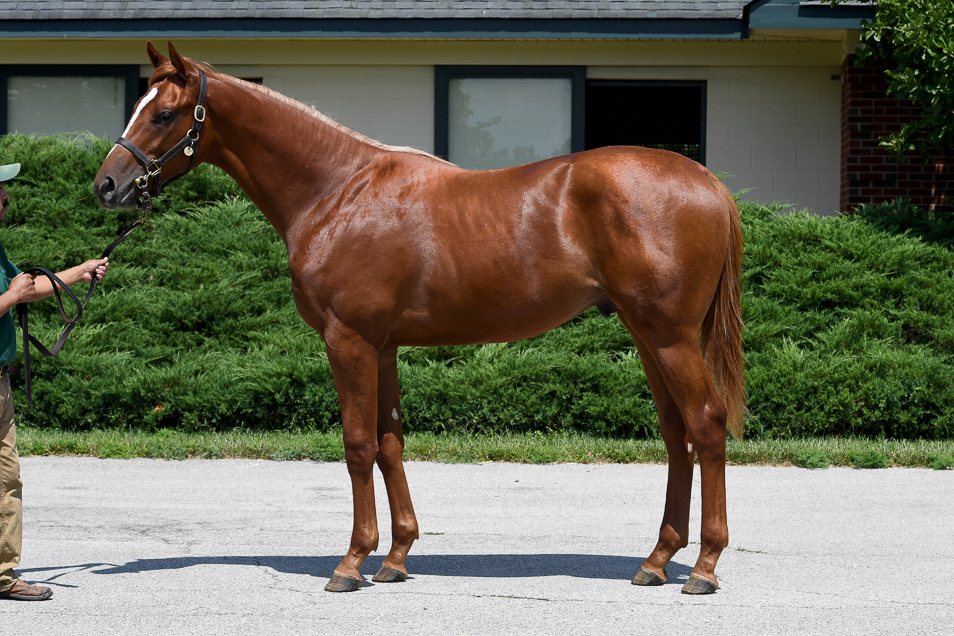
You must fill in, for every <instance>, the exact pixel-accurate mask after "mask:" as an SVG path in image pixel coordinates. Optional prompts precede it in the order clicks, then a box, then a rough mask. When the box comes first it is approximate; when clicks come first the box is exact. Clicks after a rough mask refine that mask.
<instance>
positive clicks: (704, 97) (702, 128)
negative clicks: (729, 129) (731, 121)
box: [586, 79, 709, 166]
mask: <svg viewBox="0 0 954 636" xmlns="http://www.w3.org/2000/svg"><path fill="white" fill-rule="evenodd" d="M586 85H587V86H611V87H612V86H620V87H622V86H640V87H653V86H658V87H663V88H677V87H692V88H699V89H701V95H700V96H699V99H700V109H699V111H700V112H699V117H700V122H699V163H700V164H701V165H703V166H704V165H706V119H707V109H708V105H709V97H708V94H707V92H706V91H707V88H706V87H707V82H706V80H616V79H591V80H587V81H586Z"/></svg>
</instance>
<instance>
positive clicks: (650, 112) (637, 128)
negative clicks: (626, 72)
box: [586, 80, 706, 164]
mask: <svg viewBox="0 0 954 636" xmlns="http://www.w3.org/2000/svg"><path fill="white" fill-rule="evenodd" d="M705 105H706V84H705V82H655V81H654V82H644V81H608V80H590V81H588V82H587V83H586V149H587V150H589V149H591V148H601V147H603V146H644V147H646V148H660V149H663V150H671V151H673V152H678V153H679V154H682V155H685V156H687V157H689V158H690V159H693V160H695V161H698V162H699V163H701V164H705V161H706V152H705V139H706V106H705Z"/></svg>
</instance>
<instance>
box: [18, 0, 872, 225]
mask: <svg viewBox="0 0 954 636" xmlns="http://www.w3.org/2000/svg"><path fill="white" fill-rule="evenodd" d="M81 5H82V6H81ZM172 5H175V7H173V6H172ZM218 5H221V7H219V6H218ZM210 6H211V7H212V8H209V7H210ZM119 7H121V8H119ZM870 11H871V10H870V8H867V7H858V6H854V4H852V3H849V5H848V6H843V7H839V8H832V7H830V6H828V5H827V3H812V2H797V1H795V0H754V1H750V2H747V1H745V0H736V1H729V0H718V1H717V0H699V1H696V2H684V1H672V2H666V1H663V0H655V1H653V2H639V1H637V2H616V1H611V2H595V1H590V0H584V1H580V2H570V1H567V2H560V3H533V2H519V1H512V0H511V1H486V2H476V1H475V2H467V3H461V2H440V1H437V0H425V1H412V2H406V1H405V2H392V1H388V0H375V1H367V2H365V1H356V2H348V3H343V2H334V1H331V0H327V1H321V0H319V1H294V0H284V1H277V0H276V1H264V0H262V1H255V0H248V1H236V2H229V3H208V2H205V3H203V2H188V1H185V2H176V3H168V2H156V1H151V2H150V1H143V2H124V3H112V2H85V3H84V2H53V1H43V0H41V1H37V2H0V98H4V99H0V132H13V131H17V132H23V133H41V134H48V133H50V132H56V131H62V132H68V131H73V130H77V129H80V128H82V129H88V130H90V131H91V132H93V134H96V135H98V136H104V135H105V136H108V137H113V138H114V137H116V136H118V135H119V133H120V132H121V131H122V129H123V127H124V125H125V118H126V117H127V116H128V113H129V112H131V108H132V104H133V103H134V102H135V100H136V99H137V98H138V94H139V91H141V88H142V79H143V78H146V77H148V75H149V74H150V72H151V66H150V65H149V64H148V63H147V62H148V60H147V58H146V55H145V42H146V40H147V39H152V40H153V41H154V42H155V43H156V44H157V45H159V47H160V49H162V48H164V47H165V40H171V41H173V42H174V44H175V45H176V47H177V49H178V50H179V51H180V52H181V53H183V54H184V55H187V56H189V57H192V58H195V59H198V60H202V61H206V62H209V63H211V64H213V65H214V66H215V67H216V69H217V70H220V71H223V72H226V73H229V74H232V75H236V76H239V77H243V78H252V79H255V80H260V81H262V82H263V83H264V84H265V85H266V86H269V87H270V88H273V89H275V90H277V91H279V92H281V93H284V94H286V95H288V96H290V97H293V98H295V99H298V100H299V101H302V102H304V103H306V104H308V105H311V106H314V107H315V108H317V109H318V110H320V111H322V112H323V113H325V114H326V115H328V116H330V117H332V118H333V119H335V120H337V121H339V122H340V123H342V124H344V125H346V126H348V127H350V128H353V129H354V130H356V131H358V132H361V133H362V134H365V135H367V136H369V137H372V138H375V139H379V140H381V141H383V142H385V143H388V144H394V145H408V146H414V147H417V148H421V149H423V150H427V151H430V152H438V153H441V154H447V153H448V148H452V147H455V146H454V139H449V138H448V137H449V136H451V137H452V136H453V135H455V134H457V133H455V132H454V131H455V130H457V129H456V128H455V125H460V122H461V121H464V120H461V119H460V117H461V116H463V115H462V114H460V113H455V112H454V109H455V108H460V107H459V106H454V103H453V99H451V98H449V97H448V95H447V91H448V90H457V89H454V88H453V87H454V86H457V87H458V88H459V87H460V86H469V87H472V88H468V89H467V90H468V91H470V92H469V93H467V95H468V97H469V98H471V99H474V100H479V99H481V98H482V97H481V95H480V94H478V93H480V91H482V90H483V88H481V87H483V86H487V87H489V86H491V83H484V84H482V83H481V82H480V81H477V82H472V83H470V84H455V83H454V82H455V81H458V80H460V79H461V78H465V79H466V78H469V77H473V78H474V79H477V80H480V79H488V78H489V79H494V80H496V82H497V83H496V84H493V85H494V86H496V87H497V88H498V89H500V87H503V93H504V98H506V93H507V87H508V86H510V87H513V89H514V90H513V91H512V92H513V94H514V95H517V97H515V98H514V99H524V98H523V97H519V96H520V95H523V93H521V92H520V91H519V90H517V88H519V87H520V86H526V81H527V80H528V78H537V77H538V76H539V77H541V78H543V80H544V84H543V85H545V84H546V82H553V83H561V82H562V83H563V84H561V85H565V86H567V87H569V88H568V90H566V91H563V92H559V91H558V92H556V93H552V92H547V93H546V95H551V96H550V97H543V95H544V94H543V93H541V97H540V99H542V100H544V101H541V102H540V104H539V105H534V106H532V108H533V109H534V110H535V112H538V113H539V119H540V121H541V122H542V123H543V124H544V125H543V126H542V128H540V130H541V131H542V132H546V131H547V129H550V128H553V129H556V128H559V127H561V126H563V127H566V129H567V130H572V139H571V140H568V144H569V146H568V148H569V149H570V150H573V151H576V150H582V149H584V148H585V147H587V144H591V145H592V144H595V143H600V144H604V143H621V142H620V141H614V139H617V138H616V137H614V136H613V133H614V130H615V128H616V127H619V128H620V129H621V130H622V129H623V128H627V127H628V126H629V124H630V123H633V124H634V125H635V124H639V126H637V127H641V132H638V133H637V132H633V133H631V134H633V135H636V137H632V136H629V137H627V136H626V135H625V134H621V136H620V137H619V139H621V140H623V141H622V142H623V143H630V142H629V141H626V140H628V139H636V142H635V143H641V144H642V145H649V144H648V143H646V142H640V139H643V138H644V137H640V136H639V135H644V136H645V135H647V134H648V135H650V137H652V139H655V140H656V141H660V140H662V141H661V142H660V143H662V144H663V145H662V146H661V147H670V146H669V145H667V144H668V143H669V142H667V141H666V140H665V139H663V138H662V137H660V138H658V139H657V137H658V134H663V133H658V134H657V132H655V131H653V130H649V132H647V130H648V129H646V130H643V129H645V128H646V126H647V125H650V124H654V123H656V121H655V120H662V119H666V118H667V117H670V118H671V119H672V121H671V122H668V123H666V125H671V126H674V127H675V128H674V130H676V129H678V130H676V132H675V133H672V134H674V135H675V136H677V137H680V136H681V137H680V139H679V140H674V141H673V143H676V142H678V144H685V143H686V142H685V139H683V138H682V137H684V136H685V135H690V136H691V135H696V139H695V141H693V142H692V143H690V144H689V145H690V146H692V148H693V150H692V152H695V153H697V156H698V159H699V160H700V161H702V163H704V164H705V165H706V166H707V167H709V168H710V169H711V170H713V171H714V172H716V173H719V174H722V175H726V177H725V178H726V181H727V183H728V185H729V186H730V188H732V189H733V190H743V189H744V190H748V193H747V194H746V195H745V196H746V198H749V199H752V200H756V201H760V202H766V203H767V202H772V201H781V202H783V203H786V204H790V205H792V206H793V207H794V208H797V209H810V210H812V211H813V212H815V213H818V214H835V213H837V210H838V206H839V198H840V183H841V178H840V163H841V161H840V160H841V136H842V135H841V125H842V122H841V119H842V105H841V81H840V80H841V77H840V74H841V68H842V64H843V62H844V60H845V57H846V55H847V54H848V53H850V52H851V50H852V46H853V44H854V42H856V41H857V36H858V28H859V26H860V20H861V18H862V17H863V16H864V15H865V13H864V12H868V14H869V15H870ZM442 77H444V78H445V79H444V80H442V79H441V78H442ZM54 78H61V79H62V78H73V79H72V80H70V81H66V82H63V81H59V80H56V81H54ZM77 78H78V79H77ZM93 78H100V79H98V80H96V81H92V80H93ZM448 78H449V79H448ZM85 80H89V81H85ZM107 80H108V81H107ZM501 80H503V83H502V84H501V83H500V82H501ZM509 80H512V81H513V82H514V83H511V84H508V83H507V81H509ZM84 81H85V84H84ZM442 81H443V82H449V84H443V83H442ZM521 81H523V82H524V84H520V82H521ZM554 85H556V84H554ZM119 86H121V87H123V90H122V91H121V92H122V94H120V89H119V88H116V87H119ZM447 86H450V87H451V88H450V89H448V88H447ZM97 87H98V88H97ZM110 87H112V88H110ZM595 87H596V88H598V87H603V89H604V90H608V91H610V92H609V93H599V92H598V91H597V90H595ZM630 89H633V90H637V92H635V93H634V92H632V90H630ZM682 89H691V90H695V91H697V92H696V93H679V92H678V91H679V90H682ZM639 90H641V91H643V92H638V91H639ZM84 91H85V92H84ZM474 91H476V92H474ZM613 91H617V92H616V93H614V92H613ZM647 91H648V92H647ZM673 91H676V92H673ZM498 92H499V91H498ZM81 93H82V95H81ZM616 94H618V95H620V96H625V95H630V97H629V98H628V99H630V100H631V102H628V103H627V104H628V105H627V104H622V103H621V104H622V105H621V106H620V108H619V109H617V110H619V111H620V112H617V113H615V114H614V115H613V117H615V118H616V119H614V120H613V122H611V123H608V124H605V126H604V127H605V128H606V129H607V130H606V131H605V134H604V136H603V137H600V138H599V139H597V140H593V139H591V138H590V137H592V135H591V134H590V133H592V131H593V128H594V127H598V126H602V125H603V122H601V121H600V120H598V119H596V120H594V119H593V117H592V113H594V112H596V107H597V105H598V104H597V101H596V100H597V95H610V97H609V98H606V97H602V98H600V99H603V100H604V102H605V101H606V100H607V99H608V100H609V102H608V103H604V104H602V107H606V108H609V109H610V110H612V107H613V101H614V99H615V98H614V97H612V95H616ZM683 94H691V95H696V94H699V95H701V98H700V101H699V104H697V105H692V106H693V107H694V108H697V109H698V112H699V113H700V116H701V117H700V121H698V122H692V121H688V120H689V119H692V117H688V116H685V115H682V114H676V113H675V112H673V113H672V114H671V115H670V114H668V113H667V109H666V108H664V109H663V110H662V111H661V112H660V111H659V109H658V108H657V110H656V111H651V110H648V111H644V110H641V109H642V108H643V107H644V106H647V107H649V106H652V104H647V103H646V102H652V101H656V100H660V101H661V102H665V100H666V99H675V100H677V101H678V100H679V99H683V98H680V97H678V96H679V95H683ZM488 95H490V93H488ZM528 95H530V97H527V98H528V99H529V98H532V96H533V95H532V91H531V93H528ZM552 95H565V96H566V97H560V98H555V97H552ZM632 95H637V96H641V97H632ZM667 95H669V97H667ZM81 97H82V99H84V100H86V101H85V102H83V104H84V106H83V108H81V109H77V108H71V109H68V110H69V112H68V113H67V112H61V113H59V114H57V111H56V108H51V109H48V111H49V112H47V110H44V109H43V108H40V107H38V106H37V105H38V104H48V103H50V102H53V103H60V104H63V103H65V104H74V105H75V104H76V103H78V102H77V100H79V99H80V98H81ZM554 99H565V100H570V101H571V102H572V104H553V103H552V102H553V100H554ZM692 99H695V98H694V97H693V98H692ZM30 100H33V101H30ZM673 103H676V102H673ZM449 104H450V105H449ZM678 105H680V106H682V105H683V104H678ZM551 106H552V108H551ZM491 108H492V104H491ZM500 108H501V111H500V112H501V113H507V112H510V110H508V109H509V108H510V107H508V106H505V105H501V106H500ZM601 112H602V111H601ZM607 112H609V111H607ZM681 112H682V111H680V113H681ZM692 112H696V111H692ZM584 113H589V114H590V115H589V116H587V115H584ZM630 113H631V114H632V115H631V116H630ZM647 113H653V114H652V115H647ZM627 117H629V118H630V119H632V120H634V121H633V122H628V121H626V119H627ZM548 118H556V119H553V120H552V121H551V119H548ZM560 118H563V119H566V118H568V119H567V120H566V121H563V119H560ZM491 119H492V117H491ZM557 119H560V121H557ZM637 120H638V121H637ZM646 120H652V121H646ZM454 122H457V124H455V123H454ZM484 123H485V124H486V123H487V122H484ZM504 123H505V122H504ZM660 123H661V124H662V123H665V122H660ZM690 124H691V125H690ZM463 125H464V126H465V127H466V125H467V124H466V122H465V123H464V124H463ZM475 126H477V124H475ZM478 127H479V126H478ZM650 128H652V126H650ZM486 129H487V130H491V131H492V130H493V129H492V127H491V128H486ZM542 132H532V131H528V132H527V133H526V136H527V138H526V139H520V140H515V141H514V144H516V145H517V146H519V148H524V149H526V148H530V147H532V148H534V149H535V148H536V147H537V146H541V147H542V145H543V144H542V141H540V142H539V143H536V144H535V143H534V138H533V135H539V134H542ZM627 134H630V133H627ZM588 135H589V136H588ZM607 135H608V136H607ZM498 137H500V136H498ZM650 137H645V139H649V138H650ZM600 140H602V141H600ZM607 140H608V141H607ZM494 143H505V140H504V141H500V140H499V139H498V140H497V141H495V142H494ZM654 143H655V142H654ZM678 144H677V145H678ZM457 147H459V143H458V146H457ZM680 147H682V146H680ZM519 148H518V149H519ZM534 152H536V150H534ZM504 154H506V153H504ZM495 156H496V155H495ZM501 156H503V155H501ZM513 156H522V155H521V154H520V153H519V152H518V153H516V154H514V155H513ZM450 158H451V159H452V160H455V158H454V157H453V156H451V157H450ZM466 161H469V159H467V158H464V159H462V160H461V165H466Z"/></svg>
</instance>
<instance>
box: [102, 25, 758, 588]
mask: <svg viewBox="0 0 954 636" xmlns="http://www.w3.org/2000/svg"><path fill="white" fill-rule="evenodd" d="M147 52H148V54H149V58H150V59H151V61H152V64H153V66H154V67H155V70H154V72H153V74H152V77H150V79H149V87H150V91H149V93H147V95H146V96H144V97H143V98H142V99H141V100H140V101H139V103H138V104H137V107H136V111H135V113H136V114H135V115H134V117H133V119H132V120H131V121H130V122H129V125H128V127H127V128H126V132H125V133H124V139H121V140H120V142H118V143H119V144H120V145H117V146H115V147H114V148H113V149H112V150H111V151H110V154H109V155H108V156H107V157H106V160H105V161H104V162H103V165H102V168H101V169H100V171H99V174H97V175H96V180H95V183H94V187H95V190H96V194H97V196H98V198H99V201H100V204H101V205H102V206H103V207H104V208H110V209H112V208H132V207H134V206H135V205H136V203H137V196H138V197H139V202H140V207H142V206H143V205H144V201H145V199H146V198H148V197H149V196H150V194H151V195H152V196H155V195H156V194H158V190H159V184H160V179H161V177H160V174H159V172H160V169H159V167H158V166H159V163H160V162H155V163H152V164H150V165H149V168H148V169H147V170H144V168H143V164H148V163H149V162H152V161H153V160H152V159H151V158H150V157H159V156H160V155H165V156H164V157H163V158H162V159H163V160H162V162H161V163H165V169H166V170H167V171H168V173H169V174H174V175H181V174H182V173H185V172H187V171H188V170H189V168H190V167H191V165H193V164H194V163H195V162H199V163H201V162H207V163H211V164H213V165H216V166H219V167H220V168H222V169H223V170H224V171H225V172H226V173H228V174H229V175H230V176H231V177H232V178H234V179H235V180H236V181H237V182H238V184H239V185H240V186H241V188H242V189H243V190H244V191H245V192H246V193H247V194H248V195H249V197H251V199H252V201H253V202H254V203H255V205H257V206H258V208H259V209H260V210H261V211H262V213H264V214H265V216H266V217H267V219H268V221H269V222H270V223H271V224H272V226H273V227H274V228H275V230H276V231H277V232H278V234H279V235H280V236H281V238H282V240H283V241H284V242H285V245H286V247H287V248H288V261H289V266H290V269H291V281H292V289H293V292H294V296H295V303H296V305H297V307H298V311H299V313H300V314H301V316H302V318H303V319H304V320H305V322H306V323H308V325H310V326H311V327H312V328H313V329H315V331H317V332H318V333H319V334H321V336H322V338H324V341H325V344H326V348H327V353H328V361H329V363H330V365H331V370H332V373H333V375H334V381H335V387H336V389H337V392H338V398H339V401H340V404H341V418H342V424H343V429H344V447H345V458H346V463H347V469H348V473H349V475H350V477H351V485H352V490H353V496H354V528H353V532H352V535H351V545H350V548H349V549H348V553H347V555H346V556H345V557H344V558H343V559H342V561H341V563H340V565H338V567H337V568H336V569H335V571H334V573H333V577H332V579H331V581H330V582H329V583H328V585H327V586H326V588H325V589H326V590H329V591H351V590H355V589H357V588H358V587H360V586H361V584H362V582H363V579H362V577H361V574H360V572H359V568H360V567H361V565H362V563H363V562H364V560H365V558H366V557H367V556H368V554H369V553H370V552H372V551H373V550H376V549H377V547H378V526H377V518H376V513H375V506H374V482H373V480H372V469H373V466H374V464H375V463H377V465H378V467H379V468H380V470H381V472H382V474H383V475H384V480H385V484H386V486H387V495H388V501H389V503H390V508H391V519H392V528H391V536H392V544H391V550H390V552H389V553H388V555H387V557H386V558H385V559H384V563H383V565H382V567H381V569H380V571H379V572H378V573H377V574H376V575H375V576H374V579H373V580H374V581H377V582H394V581H403V580H404V579H405V578H406V577H407V569H406V568H405V557H406V556H407V553H408V550H409V549H410V548H411V544H412V543H413V542H414V540H415V539H417V538H418V524H417V519H416V518H415V516H414V508H413V506H412V505H411V497H410V493H409V490H408V485H407V481H406V479H405V474H404V466H403V450H404V438H403V434H402V429H401V404H400V397H399V391H398V373H397V361H396V360H397V350H398V347H400V346H405V345H407V346H443V345H462V344H472V343H490V342H511V341H515V340H519V339H523V338H529V337H531V336H535V335H538V334H541V333H544V332H545V331H548V330H550V329H553V328H554V327H557V326H558V325H561V324H563V323H564V322H566V321H567V320H570V319H571V318H573V317H574V316H578V315H579V314H580V313H581V312H583V311H584V310H586V309H587V308H590V307H594V306H595V307H597V308H599V309H600V311H601V312H602V313H604V314H610V313H613V312H616V313H618V314H619V318H620V320H622V322H623V324H624V325H625V326H626V329H627V330H628V331H629V333H630V334H631V335H632V337H633V340H634V341H635V344H636V347H637V349H638V351H639V357H640V360H641V361H642V364H643V368H644V369H645V371H646V377H647V378H648V381H649V386H650V388H651V389H652V393H653V397H654V399H655V403H656V408H657V410H658V413H659V423H660V426H661V429H662V437H663V439H664V440H665V444H666V450H667V453H668V456H669V484H668V488H667V491H666V506H665V511H664V514H663V519H662V526H661V528H660V531H659V540H658V542H657V544H656V547H655V549H654V550H653V551H652V553H651V555H650V556H649V558H647V559H646V561H645V562H644V563H643V565H642V567H641V568H640V570H639V572H638V573H637V574H636V576H635V578H634V579H633V583H635V584H639V585H660V584H662V583H664V582H665V581H666V566H667V564H668V563H669V561H670V560H671V559H672V558H673V555H675V554H676V552H677V551H678V550H679V549H680V548H683V547H685V546H686V545H687V544H688V542H689V500H690V491H691V487H692V475H693V466H694V463H695V456H698V459H699V463H700V469H701V479H702V530H701V549H700V554H699V558H698V560H697V561H696V564H695V567H694V568H693V570H692V574H691V576H690V577H689V581H688V582H687V583H686V585H685V587H684V588H683V592H686V593H711V592H714V591H715V590H716V588H717V587H718V583H717V581H716V576H715V567H716V561H717V560H718V558H719V555H720V553H721V552H722V550H723V549H724V548H725V547H726V545H727V544H728V539H729V534H728V525H727V522H726V500H725V442H726V429H727V427H728V428H729V429H730V430H732V432H733V433H734V434H736V436H739V435H741V428H742V411H743V408H744V402H745V389H744V386H743V378H742V350H741V336H740V332H741V313H740V303H739V298H740V292H739V276H740V267H741V254H742V234H741V230H740V225H739V213H738V209H737V207H736V205H735V202H734V200H733V197H732V195H731V193H729V191H728V190H727V189H726V188H725V186H723V185H722V183H721V182H720V181H719V180H718V179H717V178H716V177H714V176H713V175H712V173H711V172H709V171H708V170H706V169H705V168H704V167H702V166H701V165H699V164H698V163H695V162H693V161H691V160H689V159H687V158H685V157H683V156H681V155H678V154H675V153H671V152H665V151H660V150H650V149H645V148H628V147H627V148H624V147H613V148H601V149H598V150H591V151H587V152H581V153H576V154H572V155H567V156H565V157H557V158H555V159H548V160H545V161H540V162H537V163H533V164H530V165H525V166H519V167H514V168H506V169H502V170H488V171H469V170H464V169H461V168H459V167H457V166H454V165H452V164H450V163H448V162H446V161H443V160H441V159H439V158H437V157H434V156H432V155H429V154H427V153H425V152H422V151H419V150H414V149H412V148H401V147H393V146H387V145H384V144H381V143H378V142H376V141H372V140H370V139H368V138H366V137H363V136H362V135H359V134H357V133H355V132H352V131H350V130H348V129H347V128H345V127H343V126H341V125H339V124H336V123H335V122H333V121H331V120H330V119H328V118H327V117H325V116H323V115H322V114H320V113H318V112H317V111H315V110H314V109H312V108H309V107H307V106H304V105H302V104H300V103H298V102H295V101H293V100H291V99H288V98H287V97H284V96H282V95H279V94H278V93H276V92H274V91H272V90H270V89H268V88H265V87H263V86H258V85H253V84H250V83H247V82H243V81H241V80H238V79H235V78H233V77H229V76H227V75H223V74H220V73H215V72H213V71H212V69H211V68H210V67H208V66H207V65H205V64H201V63H196V62H194V61H193V60H190V59H188V58H184V57H182V56H180V55H179V54H178V53H177V52H176V50H175V49H174V48H173V47H172V46H171V45H170V46H169V58H166V57H165V56H163V55H162V54H161V53H159V52H158V51H157V50H156V49H155V47H154V46H153V45H152V43H149V44H147ZM203 126H204V127H203ZM177 142H179V143H178V145H177ZM176 148H178V150H177V149H176ZM170 149H172V150H175V152H174V153H173V152H170ZM180 150H181V151H182V152H180ZM137 180H138V181H137ZM700 340H701V342H700ZM700 344H701V347H700ZM621 487H625V486H621Z"/></svg>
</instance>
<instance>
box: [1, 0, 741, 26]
mask: <svg viewBox="0 0 954 636" xmlns="http://www.w3.org/2000/svg"><path fill="white" fill-rule="evenodd" d="M750 2H751V0H630V1H623V0H557V1H551V2H541V1H539V0H182V1H181V2H180V1H170V0H129V1H128V2H117V1H111V2H110V1H107V2H83V1H78V0H34V1H32V2H26V1H20V2H16V1H12V0H6V1H0V21H2V20H117V19H133V20H135V19H169V18H177V19H192V18H249V17H254V18H435V19H437V18H524V19H525V18H530V19H587V18H605V19H614V18H615V19H620V18H623V19H637V18H642V19H646V18H650V19H652V18H657V19H672V18H676V19H723V20H725V19H731V20H734V19H739V18H741V17H742V10H743V8H744V7H745V5H746V4H749V3H750Z"/></svg>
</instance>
